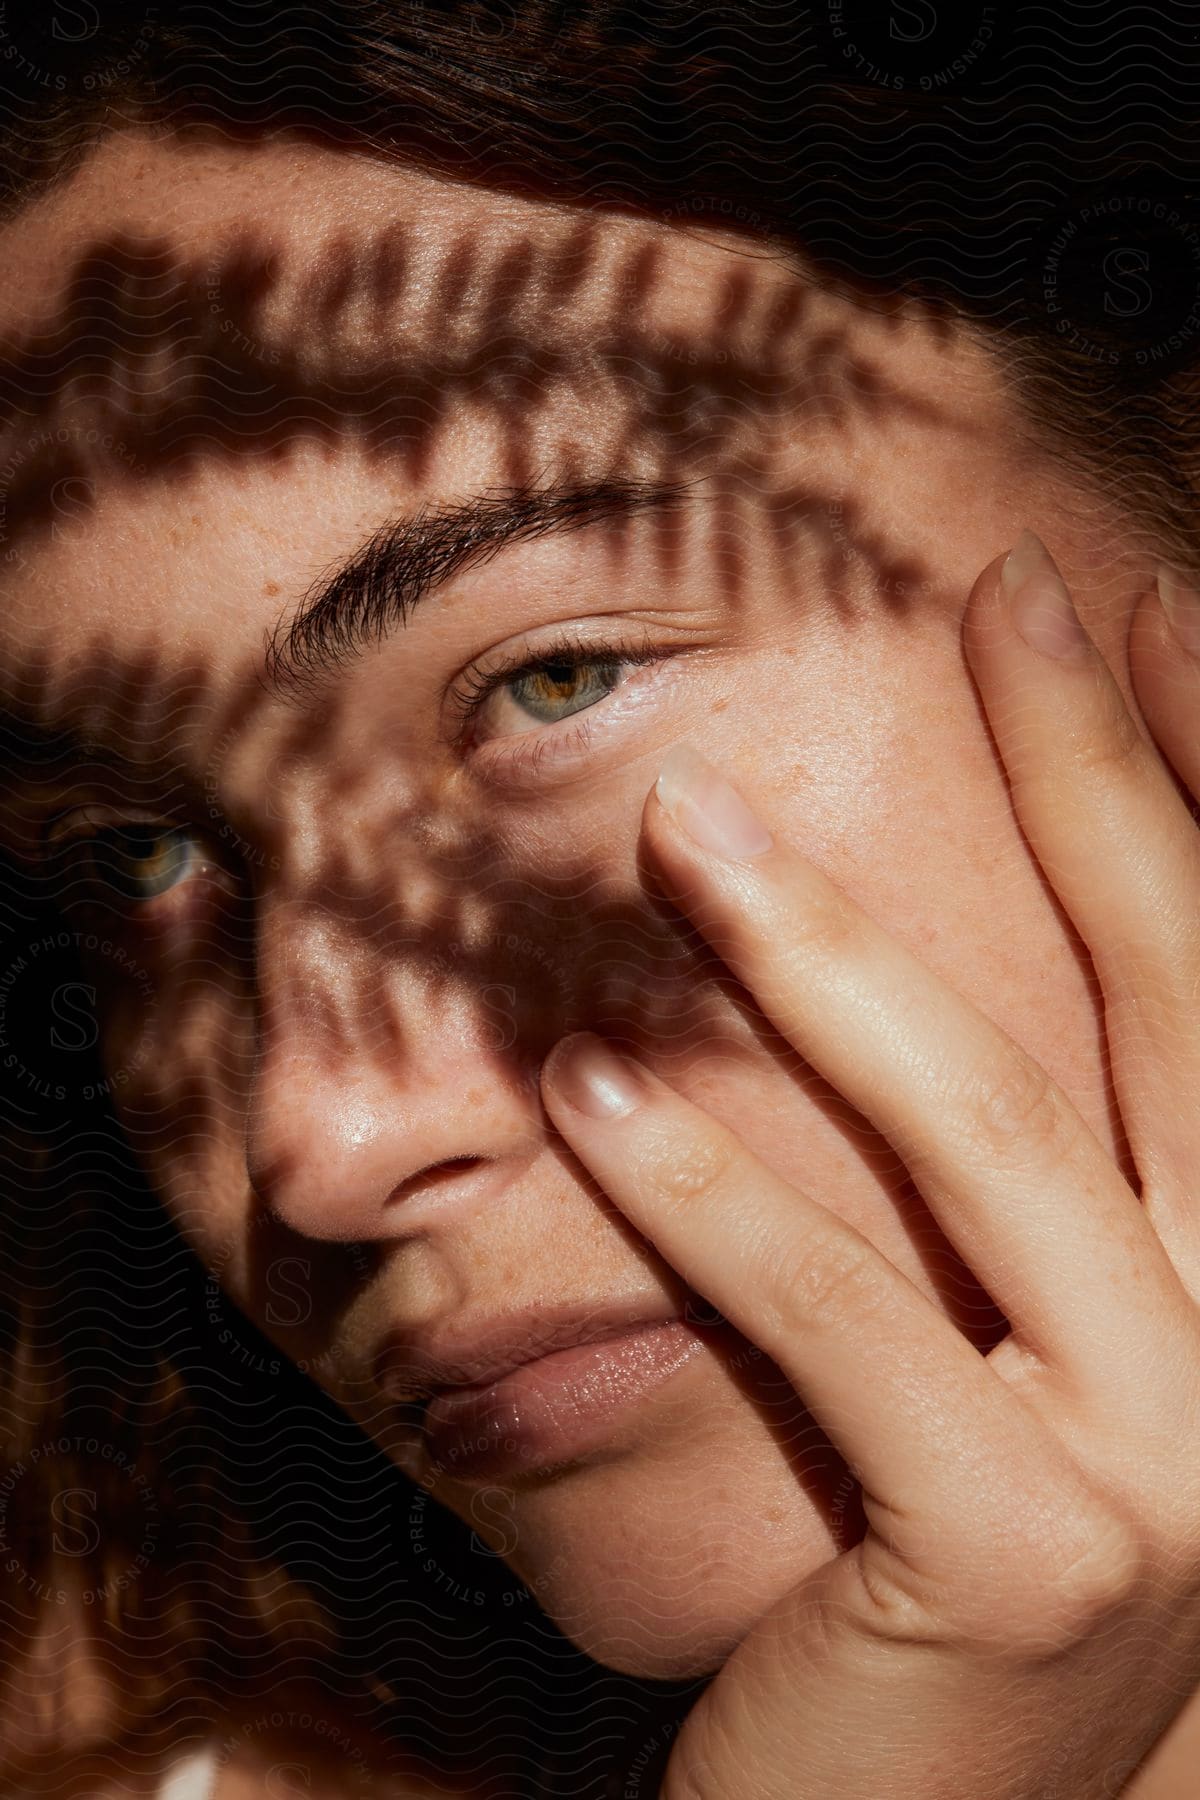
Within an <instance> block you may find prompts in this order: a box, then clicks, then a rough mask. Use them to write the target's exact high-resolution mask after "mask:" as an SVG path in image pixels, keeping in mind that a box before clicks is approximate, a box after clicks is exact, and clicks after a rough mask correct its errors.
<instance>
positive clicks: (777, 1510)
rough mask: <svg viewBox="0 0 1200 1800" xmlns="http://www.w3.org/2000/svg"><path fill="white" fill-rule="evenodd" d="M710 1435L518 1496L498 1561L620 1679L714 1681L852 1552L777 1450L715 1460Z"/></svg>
mask: <svg viewBox="0 0 1200 1800" xmlns="http://www.w3.org/2000/svg"><path fill="white" fill-rule="evenodd" d="M705 1435H706V1434H704V1433H703V1432H701V1433H698V1434H697V1438H696V1440H695V1442H694V1443H693V1444H692V1445H691V1446H690V1447H689V1452H690V1453H688V1454H684V1455H683V1456H681V1457H680V1458H679V1459H678V1460H677V1461H675V1462H671V1461H666V1462H665V1463H664V1460H663V1459H661V1458H659V1457H655V1456H648V1457H646V1458H644V1459H643V1458H640V1457H637V1456H634V1457H631V1458H628V1459H623V1458H620V1457H617V1458H614V1460H612V1461H610V1462H606V1463H597V1464H592V1465H581V1466H578V1467H575V1468H572V1469H569V1470H566V1471H564V1472H562V1473H561V1474H560V1475H559V1476H558V1477H557V1478H556V1479H555V1480H554V1481H553V1482H550V1483H548V1484H547V1485H546V1487H545V1488H544V1489H542V1490H541V1491H540V1492H539V1491H537V1490H527V1491H526V1492H524V1493H523V1494H521V1495H519V1496H514V1497H513V1502H514V1503H513V1508H512V1512H511V1514H510V1522H511V1525H512V1526H513V1527H515V1530H513V1532H512V1534H511V1536H510V1538H509V1542H508V1543H507V1544H506V1545H505V1547H504V1548H503V1549H502V1550H501V1552H500V1553H501V1554H502V1555H504V1557H505V1560H506V1562H507V1563H508V1564H509V1566H510V1568H512V1569H513V1570H514V1572H515V1573H516V1574H517V1576H518V1577H519V1578H520V1579H521V1580H522V1581H523V1582H524V1583H525V1584H526V1586H527V1587H528V1588H529V1591H530V1593H531V1594H532V1595H533V1597H534V1599H535V1600H536V1601H537V1603H538V1605H539V1606H540V1607H541V1609H542V1611H543V1612H544V1613H546V1614H547V1616H548V1617H549V1618H551V1619H552V1620H553V1621H554V1623H555V1625H557V1627H558V1628H559V1630H560V1631H562V1632H563V1633H564V1635H565V1636H566V1637H568V1638H570V1640H571V1642H572V1643H574V1644H575V1645H577V1646H578V1648H579V1649H581V1650H583V1651H584V1652H585V1653H586V1654H587V1655H588V1656H590V1657H592V1658H594V1659H595V1661H597V1662H599V1663H603V1664H605V1665H606V1666H607V1667H608V1668H611V1669H614V1670H617V1671H619V1672H620V1673H622V1674H626V1675H634V1676H640V1677H645V1678H647V1679H655V1680H664V1681H666V1680H682V1679H688V1678H691V1677H695V1676H698V1675H705V1674H711V1673H713V1672H714V1671H715V1670H717V1669H719V1668H720V1667H721V1665H722V1664H723V1663H724V1662H725V1661H726V1660H727V1659H728V1657H729V1656H730V1654H731V1653H732V1652H733V1650H734V1649H735V1648H736V1647H737V1645H738V1644H739V1643H740V1642H741V1640H742V1638H743V1637H745V1635H746V1633H747V1632H748V1631H749V1630H750V1628H751V1627H752V1626H753V1625H754V1623H755V1622H756V1620H758V1619H759V1618H761V1617H762V1615H763V1614H764V1613H766V1612H768V1611H769V1610H770V1608H771V1607H772V1606H773V1605H774V1604H775V1602H776V1601H778V1600H780V1599H781V1598H782V1597H783V1595H784V1594H786V1593H787V1592H789V1591H790V1589H792V1588H793V1587H795V1586H796V1585H797V1584H798V1583H799V1582H801V1581H803V1580H804V1579H805V1577H806V1576H808V1575H810V1574H812V1573H813V1572H814V1571H815V1570H816V1569H818V1568H819V1567H821V1566H822V1564H824V1563H826V1562H828V1561H829V1560H830V1558H831V1557H833V1556H836V1555H838V1554H839V1552H840V1551H841V1550H843V1549H845V1548H846V1547H847V1544H846V1542H845V1541H844V1540H843V1541H839V1538H838V1536H835V1533H834V1529H833V1528H832V1525H831V1520H830V1516H829V1513H828V1509H827V1508H826V1507H825V1506H823V1505H822V1504H820V1496H819V1494H818V1493H817V1492H815V1491H814V1489H813V1487H812V1486H810V1485H806V1484H805V1483H804V1482H803V1481H798V1480H797V1478H796V1473H795V1469H794V1467H793V1466H792V1465H791V1464H790V1462H789V1460H788V1459H787V1458H786V1456H784V1455H782V1454H781V1453H780V1450H779V1446H778V1444H777V1443H771V1444H766V1443H764V1442H762V1441H761V1440H758V1441H752V1442H750V1443H742V1444H741V1445H740V1446H739V1448H740V1450H741V1451H742V1454H741V1455H736V1454H733V1453H732V1451H733V1447H732V1446H726V1449H727V1450H728V1451H729V1452H730V1454H728V1455H726V1456H723V1457H721V1458H720V1459H716V1458H713V1457H711V1456H710V1455H707V1454H706V1453H705V1444H704V1438H705ZM752 1435H753V1434H752ZM710 1448H711V1446H710ZM751 1452H757V1453H758V1455H757V1459H756V1458H755V1457H754V1456H753V1455H752V1454H748V1453H751ZM843 1468H844V1465H843ZM477 1529H478V1526H477Z"/></svg>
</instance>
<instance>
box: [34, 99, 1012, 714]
mask: <svg viewBox="0 0 1200 1800" xmlns="http://www.w3.org/2000/svg"><path fill="white" fill-rule="evenodd" d="M3 235H4V239H5V242H4V245H3V264H2V266H3V267H4V268H5V270H6V274H5V276H4V279H3V283H2V284H0V334H2V335H3V339H4V358H3V364H4V367H5V370H6V379H5V382H4V385H3V390H2V397H3V407H2V409H0V558H2V559H3V560H0V597H2V604H3V611H4V618H5V631H4V633H3V634H2V638H3V641H0V657H3V658H5V660H8V658H9V657H11V656H12V655H13V654H16V655H17V656H18V657H21V656H25V657H26V658H28V657H29V655H30V654H31V653H33V652H35V651H36V654H37V655H39V656H41V655H43V654H44V656H45V657H47V658H52V659H54V660H55V661H57V663H58V664H59V665H60V666H61V665H62V664H63V663H64V662H66V661H69V660H71V658H72V657H73V656H75V655H79V656H81V657H82V656H83V653H84V651H85V650H86V648H87V645H88V643H89V642H90V641H91V640H92V639H94V638H96V637H98V636H105V635H107V636H108V637H109V638H110V639H119V640H120V641H121V643H122V644H123V646H124V647H125V650H126V652H127V655H126V662H127V664H128V665H129V666H130V667H135V666H136V659H137V655H138V653H139V646H140V647H141V648H142V649H143V650H144V652H145V654H146V656H147V657H149V656H150V655H151V654H155V655H159V656H161V647H162V645H163V644H164V642H167V641H169V642H170V644H171V647H172V652H173V653H174V654H180V653H183V652H185V651H186V649H187V647H188V643H189V640H190V639H192V638H194V639H195V641H196V650H197V660H204V661H205V662H206V663H211V661H212V658H213V655H214V653H216V654H220V653H223V652H224V651H225V649H226V648H228V650H229V652H230V655H231V656H232V655H233V654H234V652H236V656H237V660H238V661H239V662H240V663H244V660H245V658H244V652H245V650H246V647H247V645H253V643H254V642H255V641H256V640H260V639H261V636H262V631H263V627H264V626H270V625H271V624H273V623H274V621H275V620H276V619H277V617H278V616H279V614H280V613H281V611H282V610H284V609H285V608H286V607H287V606H288V605H289V603H293V602H295V601H297V600H298V599H299V597H300V595H301V594H302V593H303V592H304V591H305V589H306V588H307V587H308V585H309V584H310V583H311V581H312V580H313V579H314V578H315V577H316V576H317V575H318V574H319V573H320V572H321V571H322V570H323V569H325V568H326V567H327V566H328V565H329V564H330V562H331V560H334V559H336V558H338V557H340V556H342V555H345V554H347V553H348V552H349V551H350V550H351V549H353V548H354V547H355V546H356V545H357V543H358V542H360V541H361V539H362V537H363V536H364V535H365V534H366V533H368V532H369V531H370V530H371V529H372V528H373V527H374V526H376V525H377V524H378V523H379V521H380V519H381V517H382V516H384V515H385V514H387V513H392V514H395V513H397V512H406V511H411V510H413V509H414V508H415V507H417V506H419V505H421V504H423V503H424V502H426V501H427V500H435V501H440V500H444V499H447V498H453V497H457V496H461V495H463V494H466V493H478V492H481V491H487V490H489V489H494V488H495V487H496V486H497V485H500V486H504V485H508V484H514V483H522V482H535V481H537V480H538V478H539V477H540V476H542V475H544V474H554V475H559V474H561V473H563V472H564V470H565V471H566V472H568V473H569V472H572V470H578V471H579V472H581V473H585V474H594V473H596V472H598V471H605V472H609V471H614V470H619V471H620V472H621V473H623V474H633V475H637V476H656V475H662V474H667V475H670V476H672V477H675V476H680V475H682V476H685V477H687V476H694V475H696V476H701V477H711V478H714V479H720V478H723V477H724V478H727V479H728V481H729V482H731V483H732V484H733V486H734V487H735V488H737V489H738V490H739V491H740V492H742V493H751V492H755V493H757V492H761V491H762V490H763V489H764V488H765V487H769V486H771V485H772V484H777V485H778V486H780V487H781V489H783V490H784V491H785V492H790V493H793V494H795V495H798V496H799V498H798V500H796V501H795V506H796V510H797V512H798V513H799V514H803V511H804V508H805V506H807V505H808V504H809V499H810V489H809V488H806V487H804V485H803V484H804V482H805V481H811V480H815V479H816V478H815V477H813V475H812V471H813V470H814V469H817V470H819V469H820V468H821V467H822V466H823V467H824V469H825V472H826V478H827V477H828V471H829V470H830V469H831V468H832V463H831V461H830V458H829V455H828V447H829V446H830V445H831V444H832V443H834V442H836V444H837V445H838V446H839V454H844V453H845V452H846V451H847V448H848V447H850V448H855V447H857V444H858V440H859V439H861V438H864V437H866V436H870V437H871V438H872V439H874V440H880V439H881V438H884V439H885V438H886V437H887V435H888V433H889V432H890V431H893V430H897V431H898V430H899V424H900V422H902V423H903V425H904V429H905V432H906V434H907V447H908V450H909V452H910V453H911V449H912V444H913V435H914V433H915V432H919V431H920V430H924V431H926V433H932V434H933V435H934V436H935V437H939V436H941V435H943V434H944V436H945V440H946V442H945V448H946V449H947V450H949V449H950V444H951V440H952V439H953V438H954V436H955V434H956V433H958V432H960V431H962V430H967V431H969V430H973V429H975V428H976V426H977V422H978V420H979V418H980V416H981V406H980V399H981V387H982V386H983V385H986V374H985V372H983V371H982V369H981V365H980V361H979V359H978V357H977V356H973V355H972V354H971V352H970V347H969V346H965V345H964V344H963V343H962V342H959V341H955V340H954V339H953V338H947V337H946V336H945V335H944V334H943V333H940V332H939V331H936V330H934V329H933V328H932V327H931V326H930V325H929V324H928V322H925V321H921V320H919V319H918V320H916V321H914V320H911V319H902V318H899V317H898V316H896V315H895V314H894V313H889V312H886V311H879V312H877V313H872V312H871V311H870V310H869V309H868V310H862V309H856V308H854V307H852V306H850V305H849V304H847V303H846V302H845V301H843V300H840V299H835V298H834V296H833V295H832V294H831V293H829V292H827V291H825V290H823V289H822V288H821V287H820V286H819V285H816V284H814V283H812V282H811V281H808V280H806V279H804V278H803V277H802V276H801V275H799V274H798V273H797V272H796V270H795V269H794V268H792V267H789V266H786V265H785V264H784V262H783V260H782V258H780V257H779V256H777V255H774V254H771V253H769V252H768V251H767V250H766V249H765V248H764V247H763V246H762V245H761V244H757V243H754V242H750V241H747V240H744V239H740V238H737V237H735V236H722V235H721V234H719V233H713V232H712V231H705V232H703V233H701V232H694V231H690V230H685V229H681V228H674V227H668V226H664V225H661V224H658V223H656V222H652V221H649V220H647V219H646V218H644V217H640V216H636V215H632V214H630V215H624V214H618V213H613V212H590V211H582V210H581V209H580V208H578V207H558V206H555V205H552V204H548V203H543V202H537V203H535V202H532V201H529V200H525V199H519V198H515V197H512V196H508V195H504V194H501V193H499V192H497V191H494V190H491V189H484V188H480V187H475V186H471V185H468V184H458V183H451V182H447V181H445V180H442V179H438V178H434V177H432V176H429V175H427V174H425V173H423V172H421V171H419V170H416V169H413V168H408V167H402V166H399V165H396V164H392V163H385V162H384V161H382V160H381V159H377V158H373V157H370V156H367V155H364V154H361V153H355V152H350V151H344V150H338V149H332V148H329V147H327V146H320V145H317V144H314V143H312V142H308V141H301V140H300V139H288V138H283V139H279V140H275V141H273V142H271V143H260V144H248V143H245V142H237V143H233V142H230V141H225V140H221V139H219V138H214V137H212V136H205V137H189V138H186V139H183V138H177V137H170V136H152V135H150V134H148V133H145V132H129V133H124V134H117V135H113V136H111V137H109V138H106V139H104V140H103V141H102V142H101V144H100V145H99V147H98V148H97V149H96V150H95V151H94V152H93V153H92V154H91V155H90V156H89V158H88V159H87V160H86V161H85V162H84V163H83V164H82V165H81V166H80V168H79V169H78V170H77V171H76V172H75V173H74V174H73V175H72V176H71V177H70V179H69V180H67V181H66V182H64V183H63V184H62V186H60V187H59V188H57V189H55V190H52V191H51V192H50V193H49V194H47V195H46V196H44V197H43V198H42V199H41V200H40V201H38V202H37V203H36V204H35V205H34V206H32V207H30V208H28V209H26V211H25V212H24V213H22V214H21V215H19V216H18V217H17V218H16V219H15V220H14V221H13V222H11V223H10V224H9V225H7V226H6V227H5V228H4V233H3ZM931 389H933V390H936V393H933V392H931ZM901 400H912V401H919V404H920V408H921V409H922V410H921V411H920V413H918V412H917V410H916V408H915V407H908V408H907V410H906V409H905V407H904V406H902V405H900V404H899V401H901ZM893 401H896V402H897V404H896V405H894V406H893V404H892V403H893ZM914 421H916V422H915V423H914ZM964 421H966V422H967V423H963V422H964ZM879 451H880V454H883V455H887V454H889V452H888V451H887V448H886V445H884V444H882V443H881V444H880V445H879ZM897 466H898V465H897ZM798 470H799V476H798ZM806 471H807V473H806ZM798 480H799V482H800V486H797V482H798ZM903 481H904V477H903V474H899V475H897V474H895V473H890V474H889V486H890V487H891V488H892V489H893V490H894V491H895V495H896V500H897V504H898V505H899V506H900V507H901V508H904V506H905V501H904V496H903V492H902V489H903ZM789 484H791V485H790V488H789ZM811 492H812V493H818V494H819V488H812V489H811ZM201 652H202V655H201ZM10 667H11V664H10ZM84 667H85V673H86V667H87V665H86V663H85V665H84ZM19 679H20V677H19V676H18V681H19Z"/></svg>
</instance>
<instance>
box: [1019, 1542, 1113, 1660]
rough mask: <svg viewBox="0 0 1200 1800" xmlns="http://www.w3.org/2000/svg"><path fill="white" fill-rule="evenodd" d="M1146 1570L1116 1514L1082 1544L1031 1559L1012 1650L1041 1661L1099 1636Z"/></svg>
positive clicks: (1073, 1544)
mask: <svg viewBox="0 0 1200 1800" xmlns="http://www.w3.org/2000/svg"><path fill="white" fill-rule="evenodd" d="M1144 1564H1145V1557H1144V1555H1143V1550H1142V1546H1141V1544H1140V1543H1139V1541H1138V1536H1137V1533H1136V1531H1134V1530H1133V1529H1132V1528H1131V1527H1130V1526H1129V1525H1128V1524H1126V1523H1125V1522H1124V1521H1123V1520H1120V1519H1118V1518H1116V1517H1115V1516H1113V1515H1111V1514H1110V1515H1106V1516H1104V1517H1102V1518H1096V1519H1094V1521H1093V1523H1092V1525H1091V1526H1090V1528H1089V1530H1088V1533H1087V1536H1086V1538H1085V1539H1084V1540H1083V1542H1082V1543H1081V1542H1080V1540H1079V1538H1078V1537H1075V1538H1073V1539H1072V1541H1071V1543H1070V1545H1068V1546H1064V1547H1063V1548H1062V1549H1060V1551H1059V1552H1058V1553H1057V1554H1056V1555H1053V1556H1051V1555H1049V1554H1043V1555H1042V1556H1041V1557H1040V1558H1036V1559H1031V1563H1030V1567H1029V1570H1028V1573H1027V1585H1026V1586H1025V1587H1024V1588H1023V1589H1022V1592H1023V1594H1024V1595H1025V1604H1024V1606H1023V1607H1020V1608H1017V1609H1015V1610H1010V1612H1009V1614H1008V1617H1007V1619H1006V1625H1005V1636H1006V1638H1007V1641H1008V1645H1009V1647H1010V1648H1011V1649H1012V1650H1014V1651H1017V1652H1018V1653H1020V1654H1021V1655H1022V1656H1025V1657H1032V1658H1034V1659H1039V1658H1045V1657H1053V1656H1059V1655H1061V1654H1062V1653H1063V1651H1064V1650H1070V1649H1071V1648H1073V1647H1074V1646H1076V1645H1078V1644H1081V1643H1083V1642H1085V1641H1086V1640H1087V1639H1088V1638H1091V1637H1093V1636H1095V1635H1096V1634H1097V1633H1098V1632H1099V1631H1101V1630H1103V1629H1104V1628H1105V1626H1106V1625H1108V1624H1109V1623H1111V1621H1112V1620H1113V1619H1114V1617H1115V1616H1116V1614H1117V1613H1118V1612H1119V1611H1120V1609H1121V1608H1122V1607H1123V1606H1125V1605H1126V1604H1127V1603H1128V1602H1129V1601H1130V1600H1131V1599H1132V1598H1133V1597H1134V1595H1135V1594H1136V1592H1137V1589H1138V1586H1139V1582H1140V1579H1141V1575H1142V1571H1143V1568H1144Z"/></svg>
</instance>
